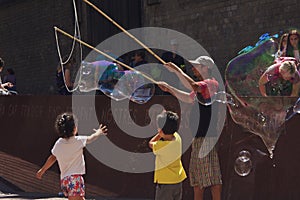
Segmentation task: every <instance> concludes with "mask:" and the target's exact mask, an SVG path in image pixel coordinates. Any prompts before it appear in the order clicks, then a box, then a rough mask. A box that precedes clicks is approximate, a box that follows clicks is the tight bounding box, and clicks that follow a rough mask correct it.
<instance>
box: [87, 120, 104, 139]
mask: <svg viewBox="0 0 300 200" xmlns="http://www.w3.org/2000/svg"><path fill="white" fill-rule="evenodd" d="M93 130H94V131H95V133H93V134H92V135H90V136H88V138H87V141H86V143H87V144H89V143H91V142H93V141H95V140H96V139H97V138H98V137H99V136H100V135H107V128H106V126H103V125H102V124H100V125H99V128H98V129H93Z"/></svg>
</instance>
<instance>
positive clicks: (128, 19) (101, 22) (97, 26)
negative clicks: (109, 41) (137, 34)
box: [87, 0, 141, 45]
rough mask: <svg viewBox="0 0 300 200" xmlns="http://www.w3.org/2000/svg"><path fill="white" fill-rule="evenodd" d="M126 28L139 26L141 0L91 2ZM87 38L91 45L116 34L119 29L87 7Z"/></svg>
mask: <svg viewBox="0 0 300 200" xmlns="http://www.w3.org/2000/svg"><path fill="white" fill-rule="evenodd" d="M93 4H95V5H96V6H97V7H98V8H99V9H101V10H102V11H103V12H105V13H106V14H107V15H108V16H110V17H111V18H112V19H113V20H114V21H116V22H117V23H118V24H120V25H121V26H122V27H123V28H125V29H126V30H128V29H132V28H137V27H140V26H141V0H122V1H120V0H110V1H95V2H93ZM87 26H88V29H87V30H88V40H89V42H91V43H92V44H93V45H97V44H99V43H100V42H101V41H103V40H105V39H106V38H108V37H110V36H112V35H114V34H117V33H119V32H120V29H119V28H117V27H116V26H115V25H114V24H112V23H111V22H110V21H109V20H107V19H106V18H105V17H103V16H102V15H101V14H99V13H98V12H97V11H95V10H94V9H93V8H91V7H88V9H87Z"/></svg>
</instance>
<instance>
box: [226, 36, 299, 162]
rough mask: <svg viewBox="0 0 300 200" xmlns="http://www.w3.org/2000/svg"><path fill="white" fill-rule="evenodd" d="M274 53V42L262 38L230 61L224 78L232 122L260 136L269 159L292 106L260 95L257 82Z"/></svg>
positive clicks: (277, 98)
mask: <svg viewBox="0 0 300 200" xmlns="http://www.w3.org/2000/svg"><path fill="white" fill-rule="evenodd" d="M276 50H277V42H276V41H275V40H274V39H273V38H272V37H267V38H264V39H263V40H261V41H260V42H259V43H257V45H256V46H255V47H250V48H246V49H244V51H243V52H242V54H240V55H239V56H237V57H235V58H234V59H232V60H231V61H230V62H229V63H228V65H227V68H226V74H225V79H226V83H227V88H228V92H229V93H230V94H231V95H232V97H233V98H234V102H235V104H234V105H233V104H228V106H229V111H230V114H231V117H232V119H233V120H234V121H235V122H236V123H237V124H239V125H241V126H242V127H244V128H245V129H246V130H247V131H249V132H252V133H254V134H256V135H258V136H260V137H261V139H262V140H263V142H264V143H265V145H266V147H267V149H268V151H269V153H270V157H271V158H272V156H273V150H274V148H275V145H276V142H277V139H278V137H279V136H280V134H281V133H282V131H283V130H284V123H285V118H286V110H287V109H288V108H289V107H291V106H292V105H293V100H292V99H291V98H284V97H279V96H278V97H275V96H273V97H262V96H261V94H260V91H259V87H258V81H259V78H260V76H261V75H262V74H263V73H264V71H265V70H266V69H267V68H268V67H269V66H270V65H272V64H273V62H274V54H275V52H276Z"/></svg>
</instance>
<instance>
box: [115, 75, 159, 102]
mask: <svg viewBox="0 0 300 200" xmlns="http://www.w3.org/2000/svg"><path fill="white" fill-rule="evenodd" d="M115 90H118V91H120V92H121V93H122V94H123V95H124V96H126V97H127V98H129V99H130V100H131V101H133V102H135V103H138V104H143V103H146V102H148V101H149V100H150V99H151V97H152V96H153V95H154V92H155V86H154V84H153V83H151V82H150V81H149V80H148V79H146V78H145V77H144V76H143V74H142V73H141V72H139V71H125V73H124V75H123V76H122V77H121V78H120V80H119V82H118V84H116V87H115Z"/></svg>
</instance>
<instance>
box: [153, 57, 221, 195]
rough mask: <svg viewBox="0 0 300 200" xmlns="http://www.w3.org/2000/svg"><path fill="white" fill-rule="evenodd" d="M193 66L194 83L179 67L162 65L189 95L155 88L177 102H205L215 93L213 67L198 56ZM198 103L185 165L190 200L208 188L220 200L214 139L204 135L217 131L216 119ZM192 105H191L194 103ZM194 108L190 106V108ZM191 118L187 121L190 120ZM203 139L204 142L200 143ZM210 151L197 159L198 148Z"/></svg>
mask: <svg viewBox="0 0 300 200" xmlns="http://www.w3.org/2000/svg"><path fill="white" fill-rule="evenodd" d="M190 63H191V64H192V65H193V68H192V71H193V73H194V75H195V76H196V77H197V78H198V79H199V80H201V81H198V82H195V81H194V80H193V79H192V78H191V77H189V76H188V75H187V74H185V73H184V72H183V70H182V69H181V68H179V67H178V66H176V65H175V64H173V63H167V64H166V65H165V66H166V67H167V68H168V69H169V71H171V72H174V73H176V74H177V76H178V77H179V79H180V80H181V82H182V83H183V84H184V85H185V87H186V88H191V87H192V90H193V91H192V92H191V93H188V92H185V91H182V90H179V89H177V88H174V87H172V86H170V85H169V84H167V83H165V82H158V86H159V87H160V88H161V89H162V90H163V91H165V92H169V93H171V94H172V95H173V96H175V97H177V98H178V99H179V100H181V101H183V102H186V103H191V104H194V103H195V102H196V100H198V102H202V101H204V102H209V101H210V99H211V97H212V96H213V95H214V94H215V92H217V90H218V86H219V84H218V82H217V81H216V80H215V79H214V78H213V77H212V76H211V70H212V68H213V67H214V61H213V60H212V59H211V58H210V57H208V56H200V57H198V58H197V59H196V60H192V61H190ZM203 104H204V103H199V112H200V119H199V120H200V121H199V124H198V130H197V132H196V134H194V140H193V143H192V152H191V159H190V166H189V177H190V184H191V186H192V187H193V188H194V200H199V199H203V193H204V189H205V188H207V187H210V189H211V193H212V198H213V200H220V199H221V191H222V179H221V170H220V164H219V159H218V155H217V151H216V149H215V147H214V144H215V143H214V142H215V141H216V140H215V136H216V135H213V134H208V129H209V128H210V127H213V128H212V131H211V130H210V131H209V133H211V132H216V133H217V132H220V131H218V130H219V129H218V128H219V127H218V124H217V123H218V122H217V121H218V119H217V120H216V119H211V116H212V108H211V106H207V105H203ZM194 105H195V104H194ZM193 108H194V107H193ZM191 120H192V118H191V119H190V121H191ZM204 139H205V142H204ZM211 147H212V149H211V151H210V152H209V153H208V154H207V155H204V157H202V155H201V156H200V149H201V148H202V150H203V149H204V151H209V149H210V148H211Z"/></svg>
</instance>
